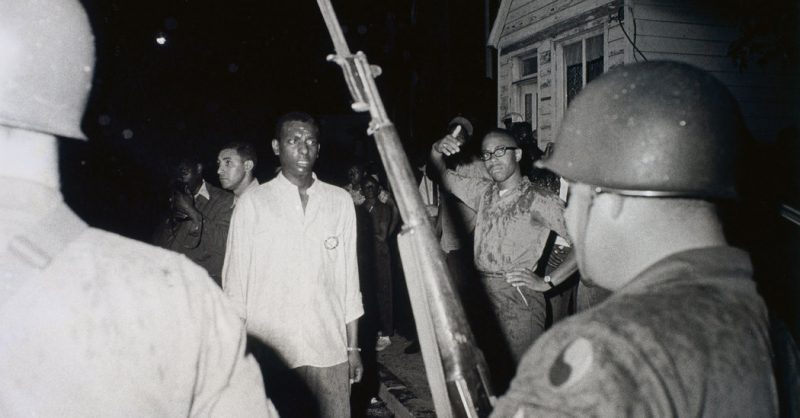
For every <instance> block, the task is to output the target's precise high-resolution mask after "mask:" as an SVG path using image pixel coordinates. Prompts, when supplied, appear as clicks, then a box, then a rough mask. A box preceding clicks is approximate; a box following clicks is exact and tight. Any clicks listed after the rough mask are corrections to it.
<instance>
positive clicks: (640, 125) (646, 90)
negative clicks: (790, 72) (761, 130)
mask: <svg viewBox="0 0 800 418" xmlns="http://www.w3.org/2000/svg"><path fill="white" fill-rule="evenodd" d="M745 134H746V128H745V127H744V122H743V119H742V116H741V113H740V112H739V108H738V106H737V104H736V101H735V99H734V98H733V96H732V95H731V93H730V92H729V91H728V89H727V88H726V87H725V86H724V85H722V83H720V82H719V81H718V80H717V79H715V78H714V77H712V76H711V75H710V74H708V73H706V72H704V71H702V70H700V69H698V68H695V67H692V66H690V65H687V64H682V63H676V62H668V61H660V62H659V61H650V62H645V63H639V64H632V65H626V66H623V67H619V68H616V69H614V70H612V71H609V72H608V73H607V74H604V75H603V76H601V77H599V78H598V79H597V80H595V81H593V82H591V83H589V84H588V85H587V86H586V88H584V90H583V91H582V92H581V93H580V94H579V95H578V96H577V97H576V98H575V100H574V101H573V102H572V104H571V105H570V107H569V109H567V113H566V115H565V117H564V120H563V122H562V124H561V128H560V130H559V133H558V136H557V137H556V141H555V144H554V146H553V152H552V154H551V155H550V156H549V157H548V158H545V159H543V160H540V161H539V162H537V166H539V167H543V168H547V169H549V170H551V171H553V172H555V173H556V174H559V175H560V176H562V177H564V178H565V179H567V180H571V181H576V182H580V183H585V184H589V185H592V186H597V187H599V188H601V189H603V190H606V191H609V192H615V193H619V194H623V195H631V196H682V197H702V198H727V197H733V196H735V194H736V192H735V188H734V160H735V157H736V151H737V148H738V146H739V144H740V142H741V141H740V140H741V139H742V138H743V136H744V135H745Z"/></svg>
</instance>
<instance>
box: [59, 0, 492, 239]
mask: <svg viewBox="0 0 800 418" xmlns="http://www.w3.org/2000/svg"><path fill="white" fill-rule="evenodd" d="M453 3H454V4H453V5H451V4H450V3H449V2H448V1H442V2H417V1H414V0H395V1H381V2H375V1H367V0H349V1H347V2H344V1H334V2H333V5H334V7H335V8H336V10H337V13H338V15H339V19H340V21H341V23H342V25H343V29H344V30H345V34H346V37H347V39H348V42H349V44H350V47H351V50H353V51H357V50H363V51H364V52H366V53H367V56H368V57H369V60H370V62H371V63H373V64H377V65H380V66H381V67H383V75H382V76H381V77H380V78H379V79H378V86H379V88H380V89H381V94H382V96H383V100H384V103H385V104H386V107H387V110H388V111H389V115H390V117H391V118H392V120H393V121H394V122H395V124H396V125H397V126H398V129H399V131H400V133H401V136H402V140H403V142H404V144H405V145H406V148H407V149H408V150H409V151H410V152H412V153H414V152H418V151H420V150H422V149H426V148H427V146H428V144H429V143H430V142H431V141H432V140H434V139H437V138H438V137H439V136H441V134H442V131H443V130H444V128H445V125H446V123H447V121H448V120H449V118H450V117H452V116H454V115H456V114H459V113H461V114H464V115H466V116H468V117H471V118H472V119H474V120H475V122H476V125H478V127H480V126H488V125H489V124H491V123H492V122H493V119H494V113H495V100H496V99H495V94H496V93H495V84H494V81H493V80H491V79H488V78H486V77H485V75H484V68H485V67H484V66H485V62H484V58H485V55H484V52H485V49H484V46H483V45H484V44H485V41H484V27H483V23H484V21H483V2H463V3H461V2H459V3H458V4H455V2H453ZM467 3H472V5H468V4H467ZM83 4H84V6H85V7H86V9H87V11H88V13H89V17H90V20H91V23H92V26H93V29H94V32H95V36H96V47H97V68H96V75H95V84H94V89H93V92H92V97H91V100H90V103H89V109H88V110H87V113H86V116H85V118H84V123H83V127H84V130H85V131H86V132H87V134H88V135H89V137H90V142H89V143H88V144H86V143H84V144H76V143H74V142H72V141H70V142H69V143H67V145H65V146H64V147H63V151H64V152H63V154H64V155H65V157H67V158H62V172H63V173H64V174H65V176H64V177H65V178H66V184H65V186H64V194H65V197H66V199H67V201H68V202H69V203H70V204H71V205H72V206H73V207H74V208H75V209H76V211H78V212H79V213H80V214H82V215H83V216H84V217H85V218H86V219H87V220H89V222H90V223H93V224H95V225H98V226H101V227H105V228H108V229H112V230H115V231H118V232H121V233H123V234H126V235H130V236H133V237H136V238H146V237H147V235H148V234H149V229H150V226H151V225H153V222H154V221H155V216H156V214H157V213H158V211H159V210H160V209H161V207H162V206H163V205H161V203H162V200H163V199H162V194H163V188H164V185H165V183H166V179H165V174H166V164H167V162H168V161H169V160H170V159H171V158H174V157H175V156H177V155H178V154H180V153H182V152H185V151H193V152H195V153H198V154H199V155H200V156H201V157H202V158H204V159H205V160H206V161H207V163H208V164H207V166H209V167H207V168H209V170H207V171H208V174H207V179H208V180H212V181H216V176H215V174H214V168H213V167H211V166H212V165H213V162H214V160H215V158H216V153H217V151H218V150H219V147H220V146H222V145H224V144H225V143H227V142H230V141H233V140H245V141H251V142H253V143H254V144H255V145H256V146H257V148H258V149H259V151H260V156H261V157H262V159H263V161H264V162H263V164H260V165H261V167H260V169H259V170H258V175H259V177H261V178H262V180H264V179H265V178H266V177H268V176H269V173H270V172H271V169H272V165H273V164H275V161H274V159H273V158H271V155H270V154H271V153H270V152H269V148H268V141H269V139H271V138H272V131H273V125H274V121H275V119H276V118H277V117H278V116H279V115H280V114H282V113H285V112H287V111H292V110H302V111H307V112H310V113H312V114H314V115H316V116H319V117H320V118H321V120H322V122H323V135H324V136H326V137H327V138H325V139H324V140H325V141H326V142H323V152H322V156H321V160H320V162H319V170H318V171H320V172H321V175H322V176H323V178H326V177H327V178H329V179H331V180H338V178H337V176H339V175H340V173H343V172H344V170H345V167H344V166H343V165H344V164H346V163H347V162H349V161H350V160H352V159H353V156H354V155H355V156H356V157H355V158H357V159H362V160H369V159H374V158H375V156H374V154H373V153H371V152H370V150H369V148H370V145H369V140H368V139H367V138H366V137H365V135H364V132H365V130H366V120H367V119H366V118H364V117H363V116H362V117H359V116H357V115H355V114H354V112H352V111H351V110H350V107H349V103H350V97H349V93H348V92H347V88H346V85H345V83H344V80H343V77H342V73H341V70H340V69H339V67H338V66H337V65H335V64H333V63H328V62H327V61H326V60H325V57H326V55H327V54H329V53H332V52H333V46H332V43H331V41H330V38H329V36H328V34H327V31H326V29H325V25H324V22H323V20H322V16H321V14H320V12H319V10H318V8H317V4H316V2H315V1H314V0H302V1H293V2H278V1H265V0H261V1H253V0H230V1H226V2H219V1H208V0H204V1H198V0H111V1H106V0H84V1H83ZM492 8H493V9H496V5H493V6H492ZM159 34H163V35H164V37H165V38H166V43H165V44H164V45H159V44H158V43H157V42H156V38H157V36H158V35H159ZM326 144H327V145H326ZM359 144H361V146H359ZM363 144H367V145H363ZM365 148H366V151H365V150H364V149H365Z"/></svg>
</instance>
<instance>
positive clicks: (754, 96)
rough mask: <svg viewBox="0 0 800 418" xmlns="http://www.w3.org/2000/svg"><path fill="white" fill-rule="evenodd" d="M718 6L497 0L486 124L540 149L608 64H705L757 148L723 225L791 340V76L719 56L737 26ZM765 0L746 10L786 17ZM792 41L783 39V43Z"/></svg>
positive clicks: (797, 141)
mask: <svg viewBox="0 0 800 418" xmlns="http://www.w3.org/2000/svg"><path fill="white" fill-rule="evenodd" d="M730 3H731V4H728V3H726V2H721V1H714V0H696V1H692V0H502V1H501V3H500V6H499V11H498V14H497V18H496V19H495V21H494V25H493V27H492V30H491V33H490V35H489V39H488V44H489V45H490V46H492V47H494V48H496V49H497V53H498V57H497V123H498V125H502V124H503V122H504V121H505V120H507V119H511V120H512V121H514V122H516V121H520V120H524V121H528V122H530V123H531V125H532V127H533V128H534V129H535V130H536V132H537V136H538V146H539V147H540V148H541V149H545V148H546V147H547V144H549V143H552V142H553V141H554V140H555V137H556V133H557V132H558V128H559V124H560V123H561V120H562V118H563V116H564V112H565V110H566V109H567V106H568V105H569V103H570V101H571V100H572V99H573V98H574V97H575V96H576V95H577V93H578V92H580V90H581V89H582V88H583V87H584V86H585V85H586V84H587V83H590V82H591V81H592V80H593V79H595V78H596V77H598V76H599V75H600V74H602V73H603V72H606V71H608V70H609V69H611V68H613V67H616V66H619V65H624V64H630V63H633V62H637V61H642V60H645V59H647V60H674V61H681V62H686V63H689V64H692V65H695V66H697V67H700V68H702V69H704V70H706V71H709V72H710V73H711V74H713V75H714V76H715V77H717V78H718V79H719V80H720V81H721V82H722V83H724V84H725V85H726V86H727V87H728V88H729V89H730V90H731V92H732V93H733V95H734V97H736V99H737V101H738V102H739V105H740V108H741V110H742V113H743V115H744V119H745V122H746V124H747V126H748V128H749V131H750V133H751V135H752V136H753V137H754V138H755V139H756V141H757V142H756V144H757V145H758V146H757V147H753V148H752V149H749V153H748V154H746V155H745V160H746V162H747V167H744V168H745V169H744V170H743V172H746V174H747V179H746V181H745V182H743V184H744V186H745V187H744V193H742V194H748V197H747V198H743V199H742V207H743V208H744V209H742V210H741V212H740V214H739V217H738V218H737V220H738V221H737V222H733V223H732V225H733V226H735V228H734V231H736V232H738V235H739V241H738V243H737V244H739V245H741V246H742V247H743V248H746V249H748V251H750V252H751V255H752V256H753V259H754V263H755V266H756V272H757V275H756V280H757V281H759V280H760V279H762V280H763V281H764V283H768V284H766V285H762V286H760V289H761V291H762V292H763V295H764V297H765V299H766V300H767V303H768V305H769V306H770V308H771V309H773V310H775V311H777V312H778V314H779V316H780V317H782V318H785V320H787V322H788V324H789V327H790V329H792V331H793V333H794V335H795V338H797V339H800V305H798V304H797V300H796V298H797V295H800V261H798V260H800V259H798V258H797V257H796V254H797V251H798V243H800V228H798V227H800V210H798V209H797V208H799V207H800V164H798V161H800V135H799V134H798V128H800V127H798V125H797V123H798V122H800V117H798V116H800V106H799V105H798V101H800V82H798V80H800V77H798V73H800V72H799V71H797V69H796V68H791V69H790V68H786V67H783V68H782V67H781V66H780V65H776V63H774V62H773V63H768V64H767V65H766V66H764V65H761V64H759V63H755V62H750V64H749V65H748V66H746V68H741V67H740V65H739V64H738V63H737V62H736V61H735V60H734V59H733V58H732V57H731V55H730V54H729V51H731V46H732V45H734V43H735V42H736V41H737V40H740V39H741V37H742V31H741V29H740V28H739V27H738V26H737V24H736V23H737V22H736V21H735V20H736V17H735V16H733V15H732V14H731V13H729V11H728V10H727V9H721V8H730V7H733V3H734V2H730ZM785 3H789V2H788V1H787V2H785ZM776 4H778V5H779V4H780V2H772V3H770V4H755V3H753V4H752V5H750V6H751V10H756V11H758V10H759V9H761V10H762V11H763V10H765V9H766V10H767V11H768V12H769V13H770V15H769V16H772V17H773V18H775V20H776V21H777V20H778V18H779V17H780V16H781V13H785V14H791V13H795V10H796V9H792V8H787V9H788V10H785V11H782V10H780V9H775V8H774V7H775V5H776ZM715 6H716V7H715ZM770 7H772V8H773V9H770ZM726 14H727V15H728V16H727V17H725V15H726ZM766 23H767V24H769V23H770V21H769V20H767V21H766ZM794 25H796V23H794ZM784 35H786V34H784ZM790 36H791V35H787V37H790ZM796 47H797V43H796V41H795V43H793V44H792V45H791V48H796ZM756 149H758V150H760V151H758V152H754V150H756ZM740 186H741V185H740ZM562 192H563V190H562ZM740 192H743V190H742V188H741V187H740ZM778 207H780V208H782V209H781V211H782V212H781V213H780V214H778V213H777V208H778ZM779 216H782V218H780V217H779Z"/></svg>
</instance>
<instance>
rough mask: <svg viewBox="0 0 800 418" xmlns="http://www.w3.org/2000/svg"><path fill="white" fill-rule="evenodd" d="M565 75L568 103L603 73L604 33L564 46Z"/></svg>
mask: <svg viewBox="0 0 800 418" xmlns="http://www.w3.org/2000/svg"><path fill="white" fill-rule="evenodd" d="M564 68H565V70H566V74H565V75H564V80H565V83H564V84H565V87H566V93H567V105H569V103H570V102H571V101H572V99H573V98H575V96H577V95H578V92H580V91H581V90H582V89H583V87H584V86H585V85H586V83H589V82H590V81H592V80H594V79H595V78H597V77H598V76H599V75H600V74H603V35H602V34H600V35H597V36H592V37H590V38H585V39H581V40H580V41H577V42H573V43H571V44H568V45H566V46H564Z"/></svg>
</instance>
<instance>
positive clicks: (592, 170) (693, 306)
mask: <svg viewBox="0 0 800 418" xmlns="http://www.w3.org/2000/svg"><path fill="white" fill-rule="evenodd" d="M620 92H626V93H625V94H621V93H620ZM744 135H746V127H745V126H744V123H743V120H742V116H741V113H740V112H739V109H738V106H737V104H736V101H735V99H734V98H733V96H732V95H731V93H730V92H729V91H728V89H727V88H726V87H725V86H724V85H723V84H722V83H720V82H719V81H718V80H716V79H715V78H714V77H712V76H711V75H709V74H708V73H706V72H704V71H702V70H700V69H697V68H695V67H692V66H689V65H686V64H681V63H675V62H666V61H662V62H658V61H650V62H645V63H638V64H631V65H626V66H623V67H618V68H615V69H614V70H611V71H609V72H608V73H606V74H604V75H602V76H600V77H599V78H598V79H596V80H594V81H592V83H590V84H588V85H587V86H586V87H585V88H584V90H583V91H582V92H581V93H580V94H579V95H578V96H577V97H576V98H575V99H574V101H573V102H572V104H571V105H570V107H569V109H568V110H567V114H566V115H565V117H564V121H563V123H562V126H561V129H560V131H559V134H558V137H557V139H556V142H555V145H554V149H553V153H552V155H551V156H550V157H549V158H547V159H544V160H542V161H541V162H540V166H541V167H544V168H547V169H550V170H552V171H553V172H555V173H556V174H558V175H560V176H562V177H563V178H564V179H566V180H567V181H569V183H570V189H569V192H570V196H569V200H568V207H567V212H566V214H565V217H566V222H567V228H568V230H569V234H570V236H571V237H572V238H573V245H574V252H575V253H577V261H578V266H579V268H580V271H581V275H582V280H585V281H590V282H592V283H595V284H596V285H598V286H601V287H603V288H605V289H608V290H610V291H611V292H612V294H611V296H609V297H608V298H607V299H606V300H605V301H603V302H602V303H600V304H599V305H597V306H595V307H594V308H591V309H589V310H587V311H584V312H582V313H580V314H578V315H575V316H572V317H571V318H569V319H567V320H565V321H562V322H561V323H559V324H556V325H555V326H554V327H553V328H552V329H551V330H549V331H548V332H547V333H546V334H545V335H543V336H542V337H541V338H540V339H539V340H538V341H537V342H536V343H535V345H534V346H533V347H532V348H531V349H530V350H528V352H527V353H526V354H525V357H524V358H523V360H522V362H521V363H520V365H519V368H518V372H517V375H516V376H515V378H514V381H513V383H512V384H511V388H510V390H509V391H508V393H506V394H505V395H504V396H503V397H502V398H501V399H500V400H499V402H498V403H497V405H496V408H495V409H494V411H493V415H492V416H495V417H509V416H539V415H559V416H614V417H624V416H637V417H638V416H721V417H724V416H752V417H756V416H758V417H766V416H777V415H778V402H777V401H778V396H777V391H776V382H775V378H774V376H773V368H772V352H771V347H770V345H771V343H770V340H769V330H768V314H767V309H766V306H765V305H764V301H763V300H762V299H761V297H760V296H759V295H758V293H757V291H756V286H755V283H754V282H753V281H752V274H753V271H752V266H751V264H750V260H749V257H748V255H747V253H745V252H743V251H742V250H739V249H736V248H733V247H730V246H728V244H727V242H726V239H725V236H724V234H723V228H722V224H721V222H720V220H719V218H718V215H717V210H716V203H717V202H720V201H723V200H725V199H729V198H732V197H734V196H735V195H736V191H735V187H734V175H735V174H734V171H735V169H734V166H735V161H736V154H737V149H738V148H739V146H740V144H741V142H742V139H743V137H744Z"/></svg>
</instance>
